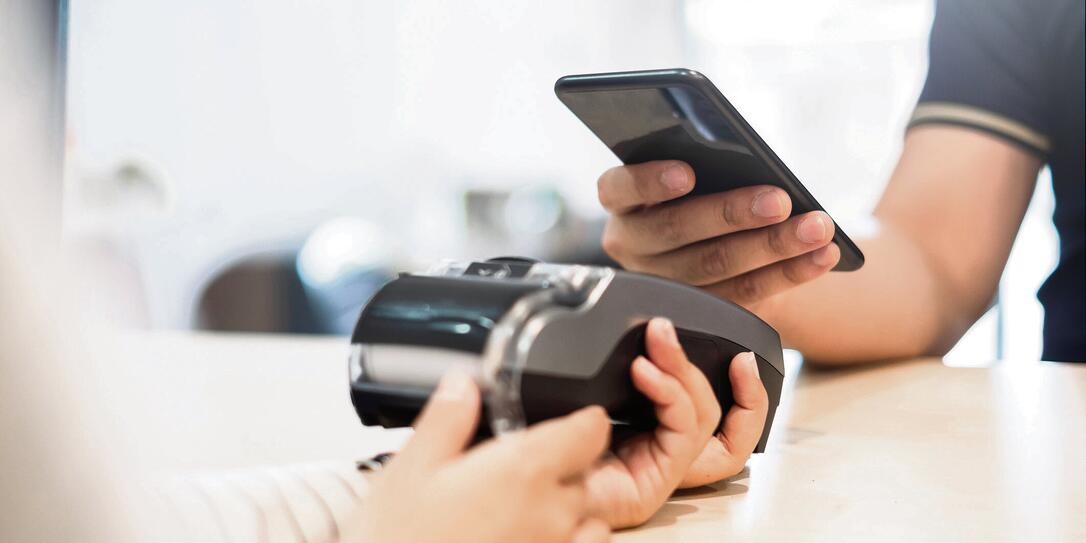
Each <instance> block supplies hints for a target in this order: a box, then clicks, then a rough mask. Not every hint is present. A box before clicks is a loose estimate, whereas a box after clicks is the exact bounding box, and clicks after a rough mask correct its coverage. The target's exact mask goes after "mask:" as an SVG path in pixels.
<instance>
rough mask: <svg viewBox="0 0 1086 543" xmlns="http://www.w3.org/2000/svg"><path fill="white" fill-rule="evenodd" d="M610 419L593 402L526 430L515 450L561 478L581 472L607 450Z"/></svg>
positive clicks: (545, 471)
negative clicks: (588, 405)
mask: <svg viewBox="0 0 1086 543" xmlns="http://www.w3.org/2000/svg"><path fill="white" fill-rule="evenodd" d="M610 438H611V422H610V419H609V418H608V417H607V412H606V411H604V410H603V408H602V407H599V406H590V407H586V408H584V409H580V410H578V411H575V412H574V413H572V414H570V415H566V416H564V417H559V418H555V419H551V420H548V421H546V422H542V423H539V424H537V425H535V426H532V427H531V428H528V429H527V430H525V432H524V435H523V436H521V438H520V439H521V442H520V447H518V448H517V449H516V450H515V454H518V455H522V456H523V461H525V462H529V461H530V462H537V463H538V467H539V469H540V470H541V471H542V472H543V473H545V474H547V475H553V476H557V477H558V478H560V479H564V478H567V477H575V476H578V475H580V474H581V473H582V472H583V471H585V470H586V469H587V468H588V467H589V466H591V465H592V464H593V463H595V462H596V460H597V459H599V457H600V456H601V455H602V454H603V452H604V451H605V450H607V445H608V443H609V442H610Z"/></svg>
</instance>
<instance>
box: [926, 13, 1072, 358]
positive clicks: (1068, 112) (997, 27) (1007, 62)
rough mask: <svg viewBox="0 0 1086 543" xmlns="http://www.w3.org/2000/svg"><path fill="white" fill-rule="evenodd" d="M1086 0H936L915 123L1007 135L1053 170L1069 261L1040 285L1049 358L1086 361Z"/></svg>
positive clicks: (1056, 218) (1063, 250)
mask: <svg viewBox="0 0 1086 543" xmlns="http://www.w3.org/2000/svg"><path fill="white" fill-rule="evenodd" d="M1084 6H1086V2H1083V0H937V3H936V9H935V22H934V24H933V25H932V31H931V56H930V58H931V60H930V66H929V68H928V78H927V82H926V83H925V84H924V90H923V92H922V93H921V95H920V103H919V104H918V105H917V107H916V112H915V113H914V114H913V118H912V120H911V121H910V123H909V126H910V127H912V126H916V125H918V124H924V123H943V124H954V125H958V126H964V127H968V128H970V129H975V130H981V131H984V132H987V133H989V134H993V135H995V136H997V137H1001V138H1004V139H1006V140H1009V141H1011V142H1012V143H1014V144H1016V145H1019V146H1021V147H1022V148H1023V149H1025V150H1027V151H1029V152H1031V153H1035V154H1037V155H1038V156H1040V157H1041V158H1042V159H1043V160H1044V161H1045V162H1047V164H1048V165H1049V167H1050V168H1051V170H1052V187H1053V189H1054V192H1055V195H1056V211H1055V213H1054V215H1053V222H1055V224H1056V230H1057V232H1058V233H1059V238H1060V261H1059V265H1058V266H1057V267H1056V270H1055V271H1053V272H1052V275H1050V276H1049V277H1048V279H1047V280H1046V281H1045V283H1044V285H1042V286H1041V289H1040V291H1039V292H1038V293H1037V298H1038V299H1039V300H1040V301H1041V304H1042V305H1044V309H1045V321H1044V354H1043V355H1042V356H1043V358H1044V359H1045V360H1061V361H1086V226H1084V224H1086V222H1084V219H1086V209H1084V205H1086V196H1084V191H1083V189H1084V187H1086V174H1084V172H1083V153H1084V149H1083V147H1084V141H1083V139H1084V136H1083V132H1084V129H1083V119H1084V117H1086V115H1084V113H1083V102H1084V90H1083V79H1084V76H1083V74H1084V71H1086V68H1084V65H1086V59H1084V56H1083V50H1084V46H1083V29H1084V13H1086V7H1084Z"/></svg>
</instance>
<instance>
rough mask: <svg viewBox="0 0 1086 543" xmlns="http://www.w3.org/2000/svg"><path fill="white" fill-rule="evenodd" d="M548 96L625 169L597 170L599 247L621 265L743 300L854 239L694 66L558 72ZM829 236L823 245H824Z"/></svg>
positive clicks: (855, 252)
mask: <svg viewBox="0 0 1086 543" xmlns="http://www.w3.org/2000/svg"><path fill="white" fill-rule="evenodd" d="M555 90H556V93H557V94H558V97H559V98H560V99H561V100H562V102H563V103H565V104H566V105H567V106H568V107H569V108H570V110H571V111H573V112H574V113H575V114H576V115H577V116H578V117H579V118H580V119H581V120H582V121H583V122H584V123H585V124H586V125H587V126H588V127H589V129H591V130H592V131H593V132H594V133H595V134H596V135H597V136H598V137H599V138H600V139H601V140H602V141H603V142H604V143H605V144H606V145H607V146H608V147H610V148H611V150H612V151H613V152H614V153H615V155H617V156H618V157H619V158H620V159H621V160H622V161H623V163H624V164H626V165H625V166H620V167H617V168H613V169H611V170H609V171H608V172H605V173H604V174H603V176H601V177H600V182H599V194H600V201H601V203H602V204H603V205H604V207H605V208H607V210H608V212H609V213H610V214H611V218H610V220H609V221H608V225H607V229H606V231H605V235H604V240H603V242H604V249H605V250H606V251H607V252H608V254H610V255H611V256H612V257H613V258H615V260H617V261H618V262H619V263H621V264H622V265H623V266H624V267H626V268H627V269H631V270H635V271H643V272H647V273H653V274H656V275H661V276H665V277H670V278H673V279H677V280H680V281H684V282H687V283H690V284H694V285H697V286H701V287H704V288H706V289H707V290H709V291H711V292H714V293H716V294H718V295H720V296H722V297H725V298H728V299H731V300H732V301H735V302H737V303H740V304H743V305H747V306H748V307H749V306H750V304H753V303H755V302H758V301H760V300H762V299H765V298H768V297H770V296H772V295H773V294H775V293H777V292H780V291H782V290H784V289H787V288H789V287H791V286H793V285H795V284H799V283H802V282H805V281H809V280H811V279H813V278H815V277H818V276H820V275H822V274H823V273H825V272H826V271H829V270H830V269H831V268H832V269H835V270H839V271H849V270H855V269H858V268H859V267H860V266H862V265H863V254H862V253H861V252H860V250H859V248H857V247H856V245H855V244H854V243H853V242H852V240H851V239H849V238H848V236H847V235H845V233H844V232H842V231H841V230H840V228H838V227H837V226H836V225H835V224H834V222H833V220H832V219H831V218H830V216H829V215H828V214H827V213H826V212H825V211H824V210H823V209H822V207H821V206H820V205H819V204H818V202H817V201H816V200H815V199H814V197H813V196H811V194H810V193H809V192H808V191H807V190H806V188H804V187H803V185H802V184H801V183H800V182H799V180H798V179H796V177H795V175H793V174H792V173H791V171H789V170H788V168H787V167H786V166H785V165H784V163H783V162H782V161H781V160H780V159H779V158H778V157H777V156H776V154H775V153H773V151H772V150H771V149H769V147H768V146H767V145H766V144H765V142H764V141H762V139H761V138H760V137H758V135H757V134H756V133H755V132H754V130H753V129H752V128H751V127H750V126H749V125H748V124H747V123H746V122H745V121H744V120H743V119H742V117H741V116H739V114H738V112H736V111H735V109H734V108H733V107H732V106H731V104H729V103H728V102H727V100H726V99H725V98H724V97H723V95H721V94H720V92H719V91H718V90H716V88H715V87H714V86H713V85H712V83H710V82H709V81H708V79H706V78H705V77H704V76H702V75H701V74H698V73H697V72H692V71H689V70H658V71H646V72H623V73H614V74H593V75H582V76H567V77H563V78H562V79H559V80H558V82H557V84H556V85H555ZM831 241H832V242H833V243H831Z"/></svg>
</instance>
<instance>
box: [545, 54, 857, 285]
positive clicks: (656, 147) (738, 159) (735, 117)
mask: <svg viewBox="0 0 1086 543" xmlns="http://www.w3.org/2000/svg"><path fill="white" fill-rule="evenodd" d="M555 90H556V92H557V94H558V97H559V99H561V100H562V102H563V103H564V104H565V105H566V106H567V107H568V108H569V109H570V110H571V111H572V112H573V113H574V114H575V115H577V117H579V118H580V119H581V121H583V122H584V124H585V125H586V126H588V128H589V129H590V130H592V132H594V133H595V134H596V136H597V137H599V138H600V140H602V141H603V142H604V143H605V144H606V145H607V146H608V147H609V148H611V150H612V151H613V152H614V153H615V155H616V156H618V158H619V159H620V160H622V162H623V163H625V164H639V163H642V162H649V161H653V160H681V161H683V162H686V163H687V164H689V165H690V167H691V168H693V170H694V174H695V176H696V177H697V182H696V183H695V186H694V190H693V191H691V193H690V195H688V196H686V197H689V196H699V195H704V194H712V193H716V192H724V191H727V190H732V189H736V188H740V187H745V186H751V185H774V186H778V187H780V188H782V189H784V190H785V192H787V193H788V194H789V196H790V197H791V199H792V214H793V215H795V214H799V213H806V212H809V211H815V210H823V209H822V206H821V205H819V204H818V202H817V201H816V200H815V199H814V197H813V196H811V194H810V193H809V192H808V191H807V189H806V188H804V187H803V185H802V184H801V183H800V182H799V180H798V179H796V177H795V175H793V174H792V172H791V171H789V170H788V168H787V167H786V166H785V165H784V163H783V162H782V161H781V160H780V159H779V158H778V157H777V156H776V154H774V153H773V151H772V150H771V149H769V147H768V146H767V145H766V144H765V142H764V141H762V139H761V138H760V137H759V136H758V135H757V134H756V133H755V132H754V130H753V129H752V128H750V126H749V125H748V124H747V123H746V121H744V120H743V119H742V117H741V116H739V113H738V112H737V111H735V109H734V108H733V107H732V106H731V104H729V103H728V102H727V100H726V99H724V97H723V95H721V94H720V91H718V90H716V88H715V87H713V86H712V83H710V82H709V80H708V79H706V78H705V77H704V76H702V75H701V74H697V73H696V72H690V71H687V70H665V71H650V72H625V73H618V74H595V75H586V76H567V77H563V78H562V79H559V80H558V83H557V84H556V85H555ZM834 241H835V242H836V243H837V244H838V246H839V247H840V248H841V261H840V262H839V263H838V265H837V267H835V268H834V269H835V270H837V271H849V270H855V269H858V268H859V267H860V266H862V265H863V254H862V253H861V252H860V250H859V248H858V247H856V245H855V244H854V243H853V242H852V240H850V239H849V238H848V236H847V235H845V233H844V232H843V231H842V230H841V229H840V227H839V226H838V227H837V233H836V234H835V235H834Z"/></svg>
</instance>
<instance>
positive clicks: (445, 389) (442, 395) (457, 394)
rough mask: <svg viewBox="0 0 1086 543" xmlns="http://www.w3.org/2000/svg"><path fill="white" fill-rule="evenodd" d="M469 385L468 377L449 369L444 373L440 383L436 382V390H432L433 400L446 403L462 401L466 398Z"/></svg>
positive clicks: (461, 372)
mask: <svg viewBox="0 0 1086 543" xmlns="http://www.w3.org/2000/svg"><path fill="white" fill-rule="evenodd" d="M471 384H472V382H471V377H468V374H466V373H464V372H463V371H461V370H458V369H451V370H449V371H447V372H445V375H443V376H442V377H441V381H439V382H438V384H437V389H435V390H434V399H436V400H441V401H446V402H456V401H460V400H463V399H464V398H466V397H467V395H468V390H469V387H471Z"/></svg>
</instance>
